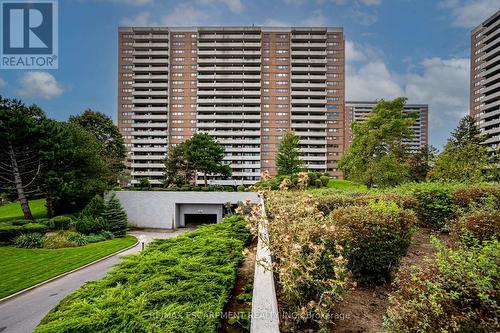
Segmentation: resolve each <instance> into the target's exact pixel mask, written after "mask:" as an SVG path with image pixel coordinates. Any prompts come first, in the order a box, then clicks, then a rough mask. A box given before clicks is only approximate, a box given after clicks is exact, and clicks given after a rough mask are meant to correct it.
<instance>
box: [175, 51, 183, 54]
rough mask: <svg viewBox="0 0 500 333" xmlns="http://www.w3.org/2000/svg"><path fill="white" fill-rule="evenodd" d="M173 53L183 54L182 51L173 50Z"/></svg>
mask: <svg viewBox="0 0 500 333" xmlns="http://www.w3.org/2000/svg"><path fill="white" fill-rule="evenodd" d="M173 51H174V53H177V54H180V53H184V50H173Z"/></svg>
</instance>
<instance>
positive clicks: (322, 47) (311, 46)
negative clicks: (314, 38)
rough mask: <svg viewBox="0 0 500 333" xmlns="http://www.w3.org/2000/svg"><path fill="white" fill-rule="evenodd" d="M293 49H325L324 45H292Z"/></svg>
mask: <svg viewBox="0 0 500 333" xmlns="http://www.w3.org/2000/svg"><path fill="white" fill-rule="evenodd" d="M295 48H307V49H308V48H312V49H318V48H319V49H326V43H292V50H293V49H295Z"/></svg>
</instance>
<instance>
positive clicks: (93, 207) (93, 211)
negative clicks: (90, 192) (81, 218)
mask: <svg viewBox="0 0 500 333" xmlns="http://www.w3.org/2000/svg"><path fill="white" fill-rule="evenodd" d="M105 207H106V204H105V202H104V199H103V198H102V196H101V195H100V194H96V195H95V196H94V197H93V198H92V200H90V202H89V203H88V204H87V205H86V206H85V208H84V209H83V210H82V215H85V216H89V217H92V218H93V219H97V218H99V217H101V216H102V214H103V212H104V209H105Z"/></svg>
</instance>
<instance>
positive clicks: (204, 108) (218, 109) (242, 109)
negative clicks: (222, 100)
mask: <svg viewBox="0 0 500 333" xmlns="http://www.w3.org/2000/svg"><path fill="white" fill-rule="evenodd" d="M198 111H212V112H245V111H255V112H257V111H260V106H198Z"/></svg>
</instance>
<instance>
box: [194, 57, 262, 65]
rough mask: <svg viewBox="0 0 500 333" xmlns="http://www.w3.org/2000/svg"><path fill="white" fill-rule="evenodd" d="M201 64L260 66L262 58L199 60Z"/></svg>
mask: <svg viewBox="0 0 500 333" xmlns="http://www.w3.org/2000/svg"><path fill="white" fill-rule="evenodd" d="M198 63H200V64H260V58H251V59H245V58H198Z"/></svg>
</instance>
